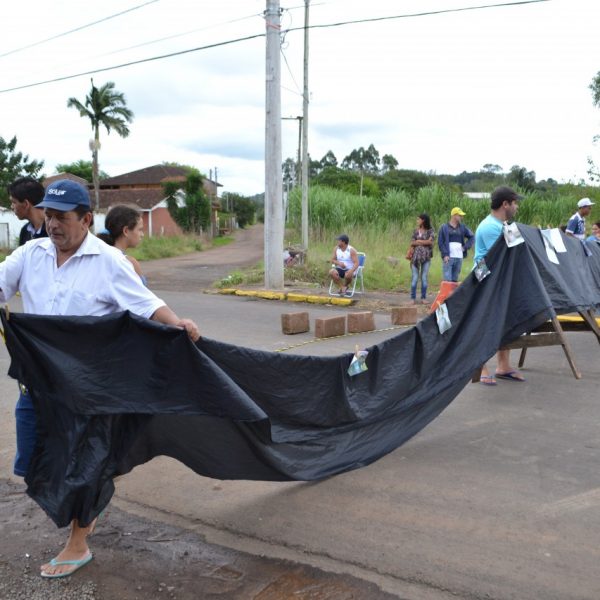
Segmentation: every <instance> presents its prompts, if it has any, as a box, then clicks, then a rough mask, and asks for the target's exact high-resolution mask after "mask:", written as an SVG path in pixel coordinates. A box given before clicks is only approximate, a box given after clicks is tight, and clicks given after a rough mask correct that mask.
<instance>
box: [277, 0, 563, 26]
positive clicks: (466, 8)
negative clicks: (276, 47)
mask: <svg viewBox="0 0 600 600" xmlns="http://www.w3.org/2000/svg"><path fill="white" fill-rule="evenodd" d="M550 1H551V0H521V1H520V2H502V3H500V4H482V5H480V6H463V7H461V8H444V9H442V10H434V11H428V12H421V13H410V14H406V15H392V16H388V17H372V18H369V19H356V20H354V21H340V22H339V23H326V24H323V25H309V29H323V28H326V27H340V26H341V25H355V24H358V23H374V22H376V21H390V20H393V19H408V18H413V17H429V16H432V15H442V14H445V13H455V12H465V11H469V10H482V9H485V8H506V7H508V6H519V5H522V4H537V3H538V2H550ZM299 30H302V31H303V30H304V27H296V28H294V29H289V30H288V31H299Z"/></svg>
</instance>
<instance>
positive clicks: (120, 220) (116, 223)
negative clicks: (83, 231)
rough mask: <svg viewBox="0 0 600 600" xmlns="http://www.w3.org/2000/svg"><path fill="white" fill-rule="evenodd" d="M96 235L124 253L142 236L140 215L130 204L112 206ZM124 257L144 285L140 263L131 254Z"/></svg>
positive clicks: (139, 240)
mask: <svg viewBox="0 0 600 600" xmlns="http://www.w3.org/2000/svg"><path fill="white" fill-rule="evenodd" d="M98 237H99V238H100V239H101V240H102V241H104V242H106V243H107V244H109V245H110V246H114V247H115V248H118V249H119V250H121V252H123V254H125V251H126V250H128V249H129V248H136V247H137V246H138V245H139V244H140V242H141V241H142V238H143V237H144V222H143V221H142V215H141V214H140V212H139V211H138V210H137V209H135V208H133V207H131V206H125V205H123V204H119V205H117V206H113V207H112V208H111V209H110V210H109V211H108V213H107V215H106V219H105V221H104V230H103V231H101V232H100V233H99V234H98ZM125 258H127V260H128V261H129V262H130V263H131V264H132V265H133V270H134V271H135V272H136V273H137V274H138V275H139V276H140V278H141V279H142V281H143V282H144V285H145V284H146V278H145V277H144V276H143V275H142V269H141V268H140V263H139V262H138V261H137V260H136V259H135V258H133V256H128V255H127V254H125Z"/></svg>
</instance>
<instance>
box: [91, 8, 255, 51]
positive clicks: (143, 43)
mask: <svg viewBox="0 0 600 600" xmlns="http://www.w3.org/2000/svg"><path fill="white" fill-rule="evenodd" d="M254 17H262V14H261V13H255V14H252V15H247V16H245V17H240V18H238V19H232V20H231V21H222V22H220V23H214V24H213V25H207V26H206V27H200V28H198V29H190V30H189V31H183V32H181V33H175V34H173V35H169V36H166V37H162V38H156V39H154V40H149V41H147V42H142V43H141V44H135V45H134V46H127V47H126V48H120V49H119V50H113V51H112V52H106V53H105V54H100V55H98V56H96V57H95V58H100V57H102V56H110V55H111V54H118V53H119V52H125V51H127V50H135V49H136V48H142V47H143V46H151V45H152V44H158V43H160V42H166V41H168V40H174V39H177V38H180V37H184V36H186V35H190V34H191V33H198V32H199V31H206V30H207V29H212V28H214V27H221V26H222V25H230V24H231V23H238V22H239V21H245V20H246V19H253V18H254Z"/></svg>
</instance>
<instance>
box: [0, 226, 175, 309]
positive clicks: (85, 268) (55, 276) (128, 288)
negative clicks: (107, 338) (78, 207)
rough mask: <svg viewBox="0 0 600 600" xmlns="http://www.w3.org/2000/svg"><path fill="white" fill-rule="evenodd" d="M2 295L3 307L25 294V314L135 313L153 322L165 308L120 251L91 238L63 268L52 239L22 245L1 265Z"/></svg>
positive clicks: (0, 283) (0, 282)
mask: <svg viewBox="0 0 600 600" xmlns="http://www.w3.org/2000/svg"><path fill="white" fill-rule="evenodd" d="M0 290H1V291H0V302H6V301H7V300H10V298H12V296H14V294H15V293H16V292H17V291H20V292H21V296H22V298H23V309H24V311H25V312H27V313H33V314H37V315H90V316H101V315H106V314H109V313H114V312H119V311H122V310H129V311H131V312H132V313H134V314H136V315H139V316H142V317H146V318H150V317H151V316H152V315H153V314H154V313H155V312H156V310H157V309H159V308H160V307H161V306H164V305H165V303H164V302H163V301H162V300H160V298H158V297H157V296H156V295H155V294H153V293H152V292H151V291H150V290H149V289H148V288H147V287H146V286H144V284H143V283H142V281H141V279H140V278H139V276H138V275H137V274H136V272H135V271H134V270H133V266H132V265H131V263H130V262H129V261H128V260H127V259H126V258H125V256H124V254H123V253H122V252H121V251H120V250H118V249H117V248H113V247H112V246H109V245H108V244H105V243H104V242H103V241H102V240H100V239H98V238H97V237H96V236H95V235H93V234H91V233H88V234H87V236H86V238H85V239H84V241H83V243H82V244H81V246H80V247H79V248H78V249H77V252H75V254H74V255H73V256H71V257H70V258H69V259H68V260H67V261H65V263H63V264H62V265H61V266H60V267H57V266H56V248H55V246H54V244H53V243H52V240H51V239H50V238H42V239H36V240H31V241H30V242H27V243H26V244H25V245H23V246H20V247H19V248H17V249H16V250H15V251H14V252H13V253H12V254H10V255H9V256H7V257H6V260H5V261H4V262H3V263H0Z"/></svg>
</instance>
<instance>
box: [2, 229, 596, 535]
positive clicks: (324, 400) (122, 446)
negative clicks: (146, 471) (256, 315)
mask: <svg viewBox="0 0 600 600" xmlns="http://www.w3.org/2000/svg"><path fill="white" fill-rule="evenodd" d="M520 229H521V231H522V234H523V237H524V238H525V240H526V243H524V244H521V245H519V246H515V247H513V248H508V247H507V246H506V244H505V243H504V241H503V239H500V240H499V242H498V243H497V244H496V245H495V246H494V247H493V248H492V250H491V251H490V253H489V254H488V257H487V258H486V260H487V264H488V266H489V268H490V270H491V274H490V275H489V276H488V277H487V278H485V279H484V280H483V281H482V282H478V281H477V280H476V279H475V277H474V276H472V275H471V276H468V277H467V278H466V279H465V281H464V282H463V283H462V284H461V285H460V286H459V288H458V289H457V290H456V291H455V293H454V294H453V295H452V296H451V297H450V298H449V299H448V300H447V303H446V304H447V307H448V312H449V316H450V319H451V322H452V327H451V329H450V330H448V331H447V332H445V333H444V334H440V333H439V330H438V326H437V322H436V318H435V315H430V316H429V317H427V318H426V319H424V320H422V321H420V322H419V323H418V324H417V325H416V326H414V327H411V328H410V329H407V330H404V331H403V332H402V333H400V334H399V335H397V336H395V337H393V338H391V339H388V340H386V341H384V342H382V343H380V344H377V345H375V346H372V347H370V348H368V351H369V355H368V358H367V364H368V371H366V372H364V373H361V374H359V375H357V376H355V377H350V376H349V375H348V374H347V368H348V366H349V364H350V360H351V357H352V355H351V354H346V355H342V356H337V357H317V356H308V357H307V356H294V355H287V354H281V353H272V352H264V351H259V350H253V349H249V348H242V347H237V346H233V345H230V344H225V343H222V342H218V341H215V340H210V339H203V340H201V341H200V342H198V343H197V344H193V343H192V342H191V341H190V340H189V338H188V337H187V335H186V334H185V333H184V332H182V331H179V330H175V329H173V328H169V327H165V326H162V325H160V324H157V323H155V322H152V321H149V320H146V319H142V318H140V317H136V316H135V315H131V314H129V313H119V314H115V315H110V316H106V317H48V316H37V315H26V314H11V315H10V318H9V319H7V318H6V313H5V311H2V322H3V325H4V332H5V337H6V344H7V347H8V350H9V353H10V355H11V359H12V360H11V367H10V371H9V374H10V375H11V376H13V377H15V378H18V379H19V380H20V381H21V382H23V383H24V384H25V385H26V386H27V387H28V388H29V390H30V392H31V395H32V397H33V399H34V404H35V407H36V410H37V412H38V417H39V418H38V421H39V424H40V431H39V443H38V446H37V448H36V451H35V453H34V457H33V459H32V463H31V466H30V469H29V472H28V474H27V477H26V479H25V481H26V483H27V486H28V490H27V491H28V494H29V495H30V496H31V497H32V498H33V499H34V500H35V501H36V502H37V503H38V504H40V506H42V508H43V509H44V510H45V511H46V512H47V513H48V515H49V516H50V517H51V518H52V519H53V520H54V522H55V523H56V524H57V525H58V526H66V525H67V524H68V523H69V522H70V521H71V520H72V519H73V518H78V519H79V521H80V522H81V524H83V525H85V524H87V523H89V522H90V521H91V520H92V519H93V518H94V517H95V516H96V515H97V514H98V513H99V512H100V511H101V510H102V509H103V508H104V507H105V506H106V505H107V504H108V502H109V500H110V498H111V496H112V494H113V492H114V487H113V483H112V478H113V477H114V476H116V475H119V474H123V473H126V472H128V471H130V470H131V469H132V468H134V467H135V466H136V465H139V464H142V463H144V462H146V461H148V460H150V459H152V458H153V457H155V456H158V455H167V456H171V457H173V458H176V459H178V460H180V461H181V462H183V463H184V464H186V465H187V466H189V467H190V468H191V469H193V470H194V471H196V472H197V473H199V474H202V475H206V476H209V477H214V478H219V479H254V480H268V481H290V480H316V479H321V478H324V477H328V476H331V475H335V474H336V473H341V472H344V471H348V470H351V469H356V468H359V467H362V466H365V465H368V464H369V463H371V462H373V461H375V460H377V459H378V458H380V457H381V456H383V455H385V454H387V453H389V452H391V451H392V450H394V449H395V448H397V447H398V446H400V445H401V444H403V443H404V442H406V441H407V440H408V439H410V438H411V437H412V436H413V435H415V434H416V433H417V432H419V431H420V430H421V429H422V428H423V427H425V426H426V425H427V424H428V423H429V422H431V421H432V420H433V419H434V418H435V417H436V416H437V415H439V414H440V412H441V411H442V410H444V408H445V407H446V406H447V405H448V404H449V403H450V402H451V401H452V400H453V399H454V398H455V397H456V396H457V395H458V393H459V392H460V391H461V389H462V388H463V387H464V386H465V385H466V383H467V382H468V381H469V380H470V378H471V376H472V374H473V372H474V371H475V370H476V369H477V368H478V367H480V366H481V364H482V363H483V362H485V361H486V360H488V359H489V358H490V357H491V356H493V354H494V353H495V352H496V350H497V349H498V348H499V347H500V346H502V345H503V344H506V343H508V342H510V341H512V340H513V339H515V338H517V337H518V336H520V335H521V334H523V333H526V332H528V331H531V330H532V329H534V328H535V327H537V326H538V325H540V324H541V323H542V322H544V321H545V320H547V319H548V318H550V317H552V316H554V314H555V309H556V310H557V312H566V311H571V310H574V309H583V308H597V307H598V306H599V305H600V246H599V247H598V248H592V250H591V252H592V254H591V256H587V255H586V253H585V252H584V250H583V248H582V247H581V242H579V241H578V240H574V239H565V243H566V245H567V249H568V252H567V253H563V254H560V256H559V258H560V262H561V264H560V265H554V264H552V263H550V262H549V261H548V258H547V256H546V252H545V249H544V245H543V242H542V238H541V234H540V232H539V230H536V229H534V228H530V227H526V226H520ZM157 485H160V482H157Z"/></svg>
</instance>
